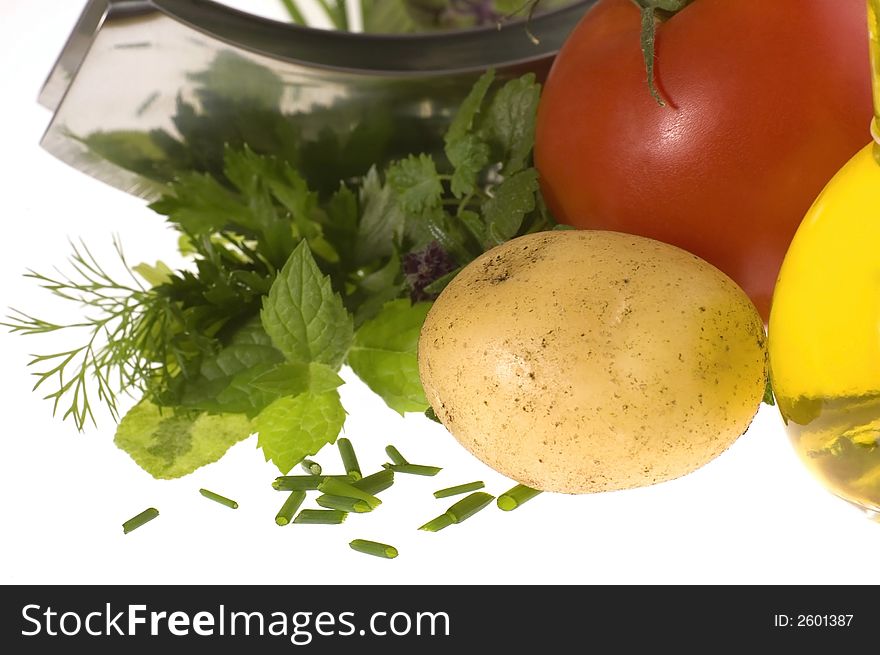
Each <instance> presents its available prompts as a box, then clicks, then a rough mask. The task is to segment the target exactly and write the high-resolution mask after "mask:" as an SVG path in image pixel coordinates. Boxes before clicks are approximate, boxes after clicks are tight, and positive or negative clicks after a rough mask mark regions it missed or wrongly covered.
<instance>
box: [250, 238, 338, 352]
mask: <svg viewBox="0 0 880 655" xmlns="http://www.w3.org/2000/svg"><path fill="white" fill-rule="evenodd" d="M260 318H261V320H262V322H263V327H264V328H265V330H266V334H268V335H269V337H270V338H271V339H272V343H273V344H274V345H275V347H276V348H278V350H280V351H281V352H282V353H283V354H284V355H285V357H287V358H288V359H290V360H293V361H300V362H317V363H320V364H327V365H328V366H331V367H334V368H337V367H339V365H340V364H342V360H343V358H344V357H345V353H346V352H347V351H348V347H349V345H351V340H352V332H353V329H354V328H353V324H352V319H351V316H350V315H349V313H348V312H347V311H346V309H345V307H344V306H343V304H342V299H341V298H340V297H339V295H338V294H336V293H334V291H333V289H332V288H331V286H330V280H329V279H328V278H327V277H326V276H324V275H323V274H322V273H321V271H320V270H319V269H318V266H317V264H315V260H314V258H312V254H311V252H310V251H309V249H308V247H307V245H306V243H305V242H304V241H302V242H300V244H299V245H298V246H297V247H296V249H295V250H294V251H293V253H292V254H291V255H290V258H289V259H288V260H287V263H286V264H285V265H284V268H282V269H281V272H280V273H279V274H278V277H277V278H276V279H275V282H274V283H273V284H272V288H271V289H270V290H269V295H268V296H267V297H266V299H265V301H264V302H263V310H262V312H261V313H260Z"/></svg>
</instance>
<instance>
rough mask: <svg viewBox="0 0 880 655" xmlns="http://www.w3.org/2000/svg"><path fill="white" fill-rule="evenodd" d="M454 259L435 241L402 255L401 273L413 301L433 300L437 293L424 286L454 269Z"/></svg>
mask: <svg viewBox="0 0 880 655" xmlns="http://www.w3.org/2000/svg"><path fill="white" fill-rule="evenodd" d="M455 268H456V263H455V260H454V259H453V258H452V257H451V256H450V255H449V253H448V252H446V251H445V250H444V249H443V247H442V246H441V245H440V244H439V243H438V242H437V241H431V242H430V243H429V244H428V245H427V246H425V247H424V248H422V249H421V250H417V251H415V252H410V253H407V254H406V255H404V256H403V273H404V275H405V276H406V282H407V284H408V285H409V288H410V299H411V300H412V301H413V302H419V301H421V300H433V299H434V298H436V297H437V295H438V294H436V293H435V294H431V293H428V292H426V291H425V287H426V286H428V285H429V284H431V283H432V282H434V281H436V280H439V279H440V278H441V277H443V276H444V275H446V274H447V273H450V272H452V271H454V270H455Z"/></svg>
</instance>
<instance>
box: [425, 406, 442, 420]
mask: <svg viewBox="0 0 880 655" xmlns="http://www.w3.org/2000/svg"><path fill="white" fill-rule="evenodd" d="M425 416H427V417H428V418H429V419H431V420H432V421H434V422H435V423H440V419H439V418H437V413H436V412H435V411H434V408H433V407H429V408H428V409H426V410H425Z"/></svg>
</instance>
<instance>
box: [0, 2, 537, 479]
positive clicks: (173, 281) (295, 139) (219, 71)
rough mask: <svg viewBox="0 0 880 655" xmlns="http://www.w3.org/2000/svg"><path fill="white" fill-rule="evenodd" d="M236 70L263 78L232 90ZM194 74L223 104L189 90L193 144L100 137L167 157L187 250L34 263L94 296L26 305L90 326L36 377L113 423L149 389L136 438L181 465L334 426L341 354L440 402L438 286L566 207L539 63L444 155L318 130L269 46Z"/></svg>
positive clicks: (288, 459)
mask: <svg viewBox="0 0 880 655" xmlns="http://www.w3.org/2000/svg"><path fill="white" fill-rule="evenodd" d="M328 7H330V8H331V9H333V7H332V6H330V5H328ZM335 10H336V9H334V11H335ZM340 16H341V15H340ZM243 75H244V78H242V76H243ZM236 79H247V80H248V83H247V84H246V85H245V87H244V88H235V89H233V88H231V86H230V84H231V83H232V81H233V80H236ZM193 83H194V85H195V86H194V89H195V90H194V94H195V96H196V97H197V98H198V101H199V103H201V105H202V109H203V111H202V112H201V113H200V112H199V111H197V110H196V108H195V107H194V106H192V105H189V104H187V103H186V102H184V101H183V100H181V101H180V102H179V103H178V114H177V115H176V116H175V126H176V128H177V130H178V132H179V133H180V135H181V138H182V141H176V140H175V139H174V138H172V137H170V136H169V135H168V134H165V133H162V132H155V133H151V135H150V138H151V139H153V141H152V145H151V144H150V143H148V142H146V141H144V140H143V139H142V138H141V137H138V138H137V139H135V140H131V139H129V137H125V139H129V140H128V141H125V140H124V139H123V140H122V141H113V139H112V138H110V135H109V134H108V135H104V137H101V139H96V140H95V142H96V143H98V142H100V144H102V147H104V148H105V151H106V152H108V153H109V152H111V151H112V153H113V154H114V156H116V157H118V158H123V159H124V158H125V157H126V156H131V157H142V156H147V154H149V155H150V156H155V157H158V159H161V161H159V162H158V163H156V162H153V163H151V164H150V166H151V168H150V171H152V173H151V174H154V176H155V177H154V179H159V180H165V181H166V182H167V186H166V187H165V193H164V194H163V196H162V198H161V199H160V200H158V201H157V202H155V203H153V205H152V208H153V209H154V210H155V211H156V212H158V213H159V214H162V215H163V216H165V217H166V218H167V220H168V222H169V224H170V226H171V227H172V228H173V229H175V230H176V231H177V232H178V233H179V235H180V247H181V253H182V254H184V255H185V256H186V257H187V258H188V260H189V264H188V265H187V266H185V267H183V268H181V269H180V270H173V269H171V268H170V267H168V266H167V265H165V264H162V263H161V261H160V262H157V263H156V264H154V265H147V264H140V265H137V266H130V265H129V264H128V263H127V262H126V260H125V258H124V256H123V255H122V250H121V247H119V245H118V243H116V244H115V245H116V248H117V251H118V255H119V259H120V264H121V268H122V269H123V273H122V275H120V276H116V275H111V274H110V273H109V272H108V271H107V270H106V269H105V268H103V267H102V265H101V264H99V263H98V261H97V259H96V258H95V257H93V256H92V254H91V252H90V251H89V250H88V249H87V248H86V247H85V246H84V245H79V246H76V247H75V248H74V255H73V257H72V259H71V262H70V264H71V267H72V270H73V272H72V273H71V274H70V275H68V276H64V275H62V274H58V275H52V276H45V275H40V274H37V273H30V274H29V275H30V276H31V277H33V278H34V279H36V280H37V281H38V283H39V284H40V285H41V286H43V287H44V288H45V289H47V290H49V291H50V292H52V293H53V294H54V295H56V296H57V297H60V298H62V299H65V300H67V301H72V302H75V303H77V304H79V305H82V306H84V307H85V308H86V309H87V312H85V314H84V315H85V316H87V318H85V319H83V320H82V321H79V322H75V323H72V324H65V323H57V322H52V321H48V320H44V319H40V318H36V317H34V316H32V315H29V314H25V313H20V312H13V314H12V316H10V317H9V319H8V320H7V322H6V325H7V327H9V328H10V329H12V330H13V331H16V332H19V333H22V334H25V335H38V334H46V333H53V332H61V331H63V332H70V333H71V334H74V333H76V334H78V335H79V336H80V339H81V340H80V343H79V345H76V346H72V347H70V348H64V349H61V350H60V351H59V352H54V353H52V354H47V355H38V356H36V357H35V358H34V360H33V361H32V362H31V364H32V365H33V366H34V367H35V369H36V371H37V373H36V375H37V377H38V382H37V387H39V388H42V389H48V390H49V391H48V395H47V397H48V398H49V399H51V400H52V401H53V403H54V406H55V408H56V409H58V408H59V407H65V406H66V410H65V411H64V416H65V417H68V416H69V417H72V418H73V419H74V421H75V423H76V425H77V427H78V428H82V427H83V426H84V424H85V423H86V422H87V421H90V422H93V421H94V415H93V407H92V403H93V402H94V399H95V398H97V399H99V400H100V401H103V402H104V403H105V404H106V405H107V407H108V409H109V411H110V413H111V415H112V416H113V417H114V418H118V414H119V404H118V400H117V396H118V395H119V394H121V393H124V392H127V393H130V394H133V395H134V396H135V397H136V398H140V402H139V403H138V404H137V405H136V406H135V407H134V408H133V409H132V410H131V411H130V412H129V413H128V414H127V415H126V416H125V417H124V418H123V419H122V420H121V422H120V424H119V427H118V429H117V435H116V443H117V445H119V446H120V447H121V448H123V449H124V450H125V451H126V452H128V453H129V454H130V455H131V456H132V457H133V458H134V459H135V461H136V462H137V463H138V464H139V465H140V466H141V467H142V468H144V469H145V470H146V471H148V472H149V473H150V474H152V475H154V476H156V477H162V478H169V477H176V476H180V475H185V474H187V473H189V472H191V471H193V470H194V469H196V468H198V467H199V466H202V465H204V464H207V463H209V462H212V461H215V460H216V459H218V458H219V457H221V456H222V455H223V453H224V452H226V450H227V449H228V448H229V447H230V446H231V445H232V444H234V443H236V442H237V441H239V440H241V439H244V438H245V437H247V436H248V435H249V434H250V433H251V432H258V433H259V434H258V439H257V444H258V446H259V447H260V448H261V449H262V450H263V454H264V455H265V457H266V458H267V459H268V460H271V461H273V462H274V463H275V464H276V465H277V467H278V468H279V470H281V472H283V473H287V472H288V471H290V470H291V469H292V468H293V467H294V466H295V465H297V464H298V463H300V462H301V461H302V460H303V459H304V458H305V457H308V456H311V455H314V454H315V453H317V452H318V451H319V450H320V449H321V447H322V446H324V445H325V444H327V443H333V442H335V441H336V439H337V436H338V435H339V433H340V430H341V429H342V425H343V423H344V421H345V410H344V408H343V406H342V404H341V401H340V396H339V393H338V392H337V388H338V387H339V386H340V385H341V384H342V379H341V378H340V376H339V369H340V367H341V366H342V364H343V362H346V363H348V364H349V365H350V366H351V368H352V370H353V371H354V372H355V373H356V374H357V375H358V376H359V377H360V378H361V379H362V380H363V381H364V382H365V383H366V384H367V385H368V386H369V387H370V388H371V389H372V390H373V391H374V392H375V393H377V394H378V395H379V396H380V397H382V399H383V400H384V401H385V403H386V404H387V405H388V406H389V407H391V408H392V409H394V410H395V411H397V412H400V413H401V414H403V413H405V412H423V411H427V410H429V408H428V404H427V402H426V400H425V396H424V392H423V390H422V388H421V384H420V381H419V375H418V359H417V346H418V337H419V332H420V329H421V326H422V323H423V322H424V320H425V316H426V315H427V312H428V310H429V309H430V306H431V303H430V301H431V300H433V298H435V297H436V295H437V294H439V293H440V292H441V291H442V289H443V288H444V287H445V285H446V284H448V283H449V281H450V280H452V278H453V277H454V276H455V274H456V273H457V272H458V271H459V270H461V268H462V267H463V266H465V265H467V263H468V262H470V261H471V260H473V259H474V258H475V257H478V256H479V255H480V254H482V253H483V252H484V251H485V250H486V249H488V248H490V247H492V246H493V245H496V244H498V243H502V242H504V241H506V240H508V239H510V238H513V237H515V236H517V235H520V234H525V233H529V232H533V231H536V230H541V229H550V228H552V227H553V226H554V223H553V221H552V219H551V218H550V217H549V214H548V212H547V210H546V206H545V204H544V203H543V201H542V199H541V197H540V193H539V190H538V184H537V174H536V173H535V170H534V169H533V168H532V167H531V148H532V139H533V129H534V115H535V111H536V102H537V98H538V93H539V86H538V85H537V84H536V82H535V80H534V77H533V76H529V75H527V76H524V77H522V78H519V79H515V80H511V81H508V82H506V83H504V84H503V85H501V84H500V83H498V82H496V79H495V75H494V73H492V72H489V73H486V74H485V75H483V76H482V77H481V78H480V79H479V80H478V81H477V83H476V85H475V86H474V89H473V91H472V92H471V93H470V94H469V95H468V97H467V98H466V99H465V100H464V102H463V103H462V105H461V108H460V111H459V112H458V114H457V115H456V117H455V118H454V119H453V120H452V123H451V125H450V128H449V130H448V132H447V134H446V137H445V139H444V145H445V157H443V156H435V155H433V154H425V153H409V154H408V155H405V156H403V157H402V158H401V159H398V160H397V161H392V162H390V163H389V162H387V160H386V159H383V157H382V156H380V155H379V154H376V153H378V152H379V150H377V149H376V148H374V147H373V145H376V147H377V148H379V147H380V146H381V148H380V149H381V150H383V151H385V150H387V148H386V146H387V145H388V143H390V141H388V142H385V141H383V142H382V144H379V141H376V142H375V144H374V142H373V140H372V139H373V137H372V136H369V134H374V135H377V134H379V131H381V130H386V128H387V131H386V132H383V134H385V135H386V137H387V136H388V135H389V134H394V133H395V129H394V127H395V126H390V125H388V126H384V127H381V130H379V131H374V130H373V128H370V132H369V134H368V133H366V132H361V133H358V132H357V130H355V133H349V134H347V135H346V136H345V137H344V138H342V137H340V140H336V136H332V135H331V136H332V139H333V143H332V144H331V143H329V142H327V143H324V142H321V139H324V138H325V137H324V136H319V137H318V141H307V140H305V139H304V138H303V137H302V134H303V133H310V134H311V133H312V132H314V130H313V129H312V127H313V126H312V127H308V125H311V124H310V123H308V121H309V120H311V119H310V118H308V117H306V116H300V117H298V118H297V121H298V122H296V121H295V122H290V121H288V120H287V118H289V117H285V118H284V120H282V121H279V120H278V115H277V105H278V103H280V101H281V96H282V93H283V81H282V80H281V79H280V78H278V76H277V75H276V74H275V73H273V72H272V71H270V70H268V69H265V68H263V67H261V66H259V65H257V64H255V63H254V62H252V61H250V60H247V59H243V58H241V57H238V56H237V55H231V54H229V53H226V54H223V55H220V56H218V58H217V59H216V60H215V61H214V62H213V63H212V64H211V66H210V67H209V68H208V69H206V70H204V71H201V72H199V73H196V74H194V75H193ZM322 111H325V112H327V115H326V116H324V117H323V118H322V121H323V122H324V123H326V122H327V121H330V120H331V118H332V116H334V115H336V112H337V111H338V112H339V116H337V117H339V118H340V121H339V122H340V124H347V121H348V119H347V118H345V119H344V111H343V110H342V109H339V108H333V107H331V108H327V109H325V110H322ZM273 112H274V113H273ZM376 113H377V115H378V114H381V113H382V112H380V111H379V110H378V109H377V110H376ZM300 119H301V120H300ZM343 119H344V120H343ZM322 134H323V133H322ZM117 136H119V137H120V138H122V137H123V136H124V135H117ZM129 136H130V135H129ZM327 138H331V137H327ZM377 138H378V137H377ZM381 138H382V139H385V137H381ZM380 140H381V139H380ZM126 143H127V144H128V145H129V146H131V147H126V146H125V144H126ZM157 152H159V153H162V156H161V157H159V155H157ZM435 152H436V151H435ZM158 159H157V161H158ZM352 161H353V162H355V163H354V164H351V162H352ZM154 164H155V165H154ZM160 164H161V165H160ZM120 165H122V164H120ZM145 166H146V164H145ZM163 176H164V177H163ZM172 178H173V179H172ZM120 280H121V281H120ZM145 283H146V284H145ZM49 385H54V387H53V388H51V389H50V388H49ZM62 403H64V404H62ZM401 472H410V473H413V472H420V473H422V474H425V473H430V472H436V469H433V468H431V467H417V466H416V467H414V468H412V467H411V468H410V469H409V470H403V469H401ZM390 475H391V474H390V473H389V476H390ZM390 479H391V478H390V477H389V478H388V483H389V484H390ZM380 482H381V483H382V484H385V482H386V480H385V478H382V479H381V480H380ZM291 484H292V483H291ZM297 484H299V483H297ZM281 488H286V487H284V486H283V484H282V487H281ZM294 488H295V489H300V488H302V489H305V488H306V487H303V486H302V484H299V486H294V487H291V489H294ZM337 495H338V494H337Z"/></svg>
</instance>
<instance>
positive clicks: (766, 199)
mask: <svg viewBox="0 0 880 655" xmlns="http://www.w3.org/2000/svg"><path fill="white" fill-rule="evenodd" d="M640 27H641V22H640V14H639V11H638V9H637V8H636V6H635V5H634V3H633V2H632V0H599V2H598V3H597V4H596V5H595V7H594V8H593V9H591V10H590V11H589V12H588V13H587V14H586V15H585V16H584V18H583V19H582V21H581V22H580V24H579V25H578V26H577V27H576V28H575V30H574V31H573V33H572V34H571V36H570V37H569V39H568V41H567V42H566V43H565V45H564V47H563V48H562V51H561V52H560V54H559V56H558V57H557V59H556V62H555V63H554V65H553V68H552V69H551V71H550V74H549V77H548V79H547V83H546V85H545V87H544V92H543V95H542V98H541V103H540V106H539V109H538V123H537V131H536V143H535V161H536V165H537V167H538V170H539V171H540V174H541V186H542V190H543V192H544V194H545V196H546V199H547V202H548V205H549V207H550V209H551V210H552V211H553V213H554V214H555V215H556V217H557V219H558V220H560V221H562V222H565V223H569V224H571V225H573V226H575V227H579V228H596V229H608V230H618V231H621V232H629V233H635V234H640V235H643V236H648V237H652V238H655V239H658V240H660V241H666V242H668V243H672V244H674V245H677V246H679V247H681V248H684V249H686V250H689V251H691V252H693V253H694V254H696V255H699V256H700V257H702V258H703V259H706V260H707V261H709V262H711V263H712V264H714V265H715V266H717V267H718V268H720V269H721V270H723V271H724V272H725V273H727V274H728V275H729V276H730V277H732V278H733V279H734V280H736V281H737V282H738V283H739V284H740V286H742V287H743V289H745V291H746V293H748V294H749V296H750V297H751V298H752V300H753V301H754V302H755V304H756V305H757V307H758V309H759V310H760V311H761V313H762V315H763V316H764V317H765V319H766V317H767V314H768V313H769V307H770V298H771V295H772V292H773V285H774V283H775V281H776V276H777V274H778V272H779V267H780V265H781V263H782V258H783V256H784V254H785V251H786V249H787V248H788V245H789V242H790V241H791V238H792V236H793V235H794V232H795V229H796V228H797V226H798V224H799V223H800V221H801V219H802V218H803V216H804V214H805V213H806V211H807V209H809V207H810V205H811V203H812V202H813V200H814V199H815V197H816V196H817V195H818V193H819V191H821V189H822V187H823V186H824V185H825V183H826V182H827V181H828V180H829V179H830V178H831V177H832V175H833V174H834V173H835V172H836V171H837V169H838V168H840V167H841V166H842V165H843V164H844V163H845V162H846V161H847V159H849V157H850V156H852V155H853V154H855V152H856V151H857V150H859V148H861V147H862V146H864V145H865V144H866V143H868V141H870V133H869V125H870V120H871V90H870V79H871V78H870V70H869V60H868V34H867V20H866V10H865V0H696V1H695V2H694V3H693V4H691V5H689V6H687V7H686V8H685V9H683V10H682V11H681V12H679V13H678V14H676V15H675V16H673V17H672V18H670V19H669V20H668V21H666V22H664V23H662V24H660V25H659V26H658V29H657V42H656V57H657V59H656V79H657V85H658V88H659V90H660V93H661V94H662V95H663V97H664V98H666V100H667V103H668V106H666V107H661V106H659V105H657V104H656V103H655V101H654V99H653V98H652V97H651V95H650V94H649V91H648V86H647V83H646V73H645V64H644V60H643V58H642V52H641V50H640V41H639V34H640Z"/></svg>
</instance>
